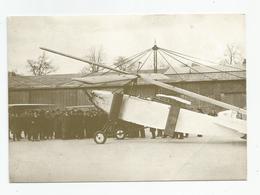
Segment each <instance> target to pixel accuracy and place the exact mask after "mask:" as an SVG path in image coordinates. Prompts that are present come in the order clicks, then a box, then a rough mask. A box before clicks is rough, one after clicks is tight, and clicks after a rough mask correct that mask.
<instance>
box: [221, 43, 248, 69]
mask: <svg viewBox="0 0 260 195" xmlns="http://www.w3.org/2000/svg"><path fill="white" fill-rule="evenodd" d="M243 60H244V58H243V57H242V54H241V49H240V48H239V47H238V46H237V45H236V44H228V45H227V46H226V50H225V53H224V59H223V60H222V61H221V64H223V65H229V66H237V65H242V64H243Z"/></svg>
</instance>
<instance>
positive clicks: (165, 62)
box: [7, 14, 247, 183]
mask: <svg viewBox="0 0 260 195" xmlns="http://www.w3.org/2000/svg"><path fill="white" fill-rule="evenodd" d="M7 58H8V59H7V60H8V117H9V133H8V135H9V181H10V182H11V183H27V182H29V183H35V182H48V183H49V182H114V181H123V182H126V181H127V182H128V181H137V182H139V181H230V180H232V181H246V180H247V104H246V102H247V89H246V83H247V77H246V76H247V74H246V69H247V57H246V16H245V15H244V14H150V15H148V14H147V15H87V16H9V17H8V18H7Z"/></svg>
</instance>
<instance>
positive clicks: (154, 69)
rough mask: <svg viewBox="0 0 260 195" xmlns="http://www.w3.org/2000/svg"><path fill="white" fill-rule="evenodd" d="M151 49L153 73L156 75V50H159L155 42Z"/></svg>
mask: <svg viewBox="0 0 260 195" xmlns="http://www.w3.org/2000/svg"><path fill="white" fill-rule="evenodd" d="M152 49H153V71H154V73H157V50H158V49H159V48H158V47H157V45H156V40H155V41H154V46H153V47H152Z"/></svg>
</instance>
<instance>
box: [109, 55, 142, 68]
mask: <svg viewBox="0 0 260 195" xmlns="http://www.w3.org/2000/svg"><path fill="white" fill-rule="evenodd" d="M113 64H114V66H116V67H117V68H118V69H119V70H123V71H134V70H136V69H137V68H138V67H139V66H140V65H141V62H132V61H127V58H126V57H123V56H119V57H117V58H116V59H115V61H114V63H113Z"/></svg>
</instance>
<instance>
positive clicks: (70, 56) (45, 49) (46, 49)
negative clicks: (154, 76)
mask: <svg viewBox="0 0 260 195" xmlns="http://www.w3.org/2000/svg"><path fill="white" fill-rule="evenodd" d="M40 49H41V50H44V51H47V52H51V53H54V54H58V55H61V56H64V57H67V58H71V59H74V60H78V61H81V62H85V63H88V64H92V65H95V66H99V67H102V68H105V69H108V70H113V71H115V72H119V73H123V74H133V73H129V72H126V71H123V70H118V69H115V68H112V67H110V66H106V65H102V64H97V63H94V62H91V61H88V60H85V59H83V58H78V57H75V56H72V55H69V54H65V53H62V52H59V51H55V50H52V49H48V48H44V47H40Z"/></svg>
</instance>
